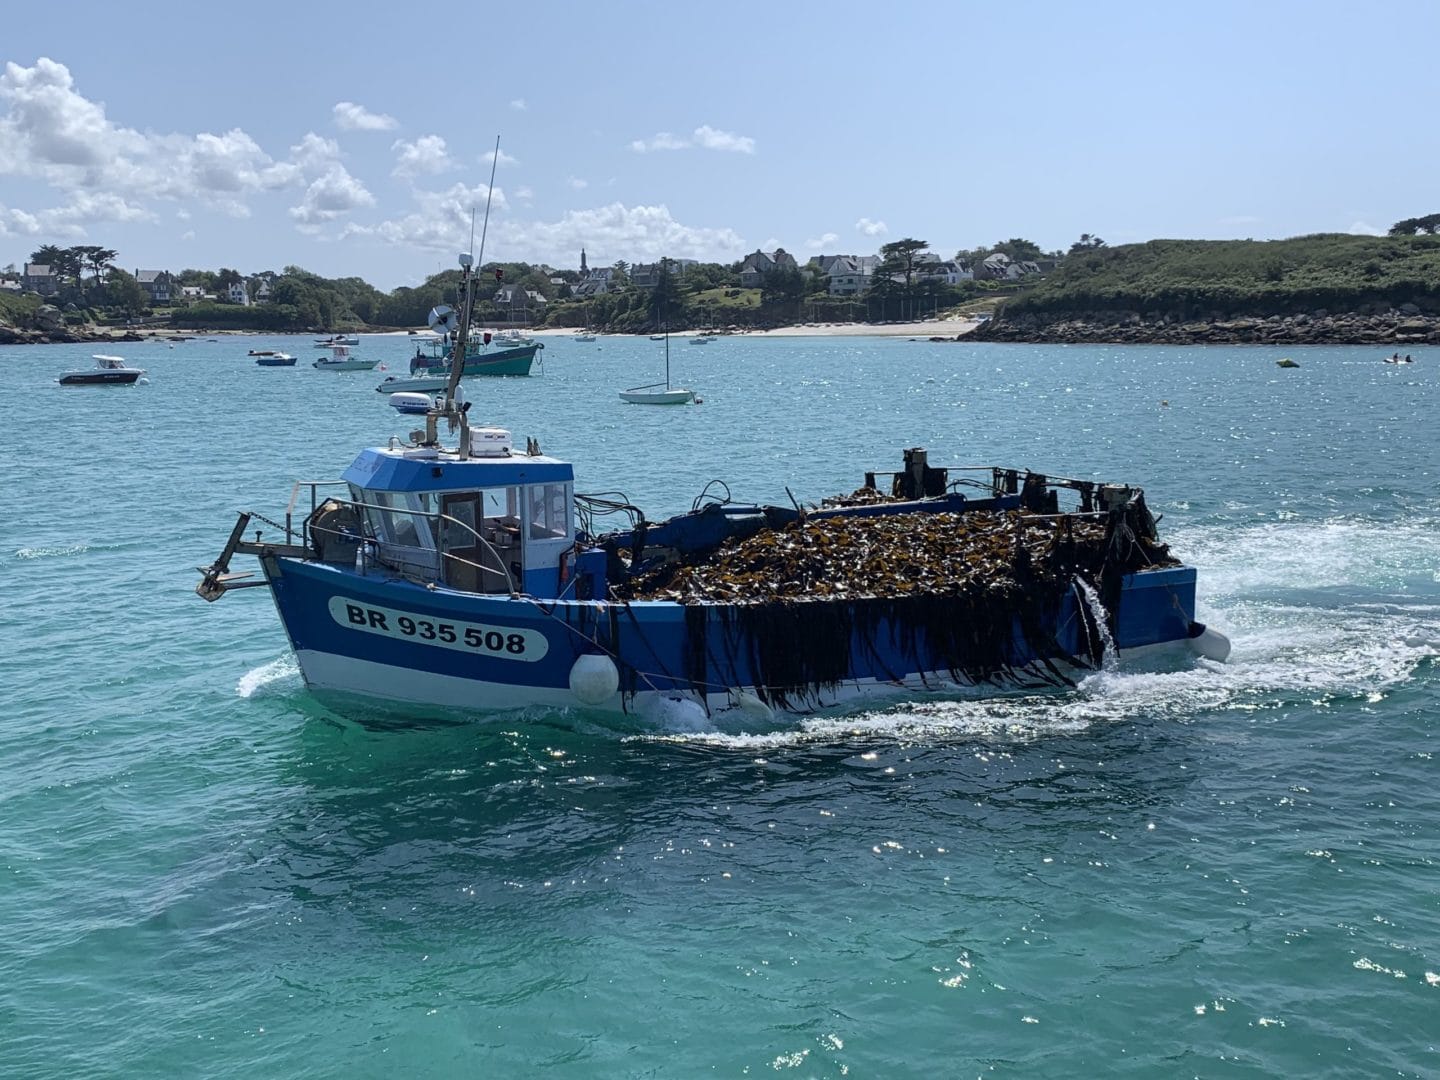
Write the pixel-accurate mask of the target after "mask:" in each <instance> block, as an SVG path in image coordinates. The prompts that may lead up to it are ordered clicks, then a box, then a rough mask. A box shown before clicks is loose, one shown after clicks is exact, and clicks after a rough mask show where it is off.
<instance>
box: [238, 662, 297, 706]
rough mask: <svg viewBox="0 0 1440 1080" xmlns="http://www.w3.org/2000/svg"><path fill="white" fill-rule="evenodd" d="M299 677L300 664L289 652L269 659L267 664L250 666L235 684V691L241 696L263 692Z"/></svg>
mask: <svg viewBox="0 0 1440 1080" xmlns="http://www.w3.org/2000/svg"><path fill="white" fill-rule="evenodd" d="M299 677H300V665H299V664H297V663H296V662H295V658H294V657H293V656H291V655H290V654H288V653H287V654H286V655H284V656H281V657H278V658H276V659H274V660H271V661H270V662H269V663H268V664H261V665H260V666H259V667H256V668H251V669H250V670H249V671H247V672H246V673H245V674H244V675H241V676H240V681H239V682H238V683H236V684H235V693H236V694H238V695H239V696H240V697H242V698H248V697H253V696H254V695H255V694H257V693H264V692H265V691H266V690H268V689H269V688H270V687H272V686H274V685H276V684H277V683H289V682H294V681H295V680H296V679H298V678H299Z"/></svg>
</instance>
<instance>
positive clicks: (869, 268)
mask: <svg viewBox="0 0 1440 1080" xmlns="http://www.w3.org/2000/svg"><path fill="white" fill-rule="evenodd" d="M809 265H810V266H813V267H814V268H815V269H816V272H818V273H820V274H823V275H825V277H826V278H828V279H829V286H828V288H827V291H828V292H829V294H830V295H831V296H859V295H860V294H861V293H863V292H864V291H865V290H866V289H868V288H869V287H870V278H871V277H872V276H873V275H874V273H875V269H876V267H878V266H879V265H880V257H879V256H878V255H817V256H815V258H813V259H811V260H810V262H809Z"/></svg>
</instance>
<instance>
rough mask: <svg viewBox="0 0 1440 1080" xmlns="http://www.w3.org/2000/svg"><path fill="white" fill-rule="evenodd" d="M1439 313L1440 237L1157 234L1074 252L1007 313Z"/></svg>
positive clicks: (1051, 315)
mask: <svg viewBox="0 0 1440 1080" xmlns="http://www.w3.org/2000/svg"><path fill="white" fill-rule="evenodd" d="M1406 303H1412V304H1415V305H1417V306H1418V307H1419V308H1420V309H1421V310H1422V311H1425V312H1440V236H1353V235H1349V234H1344V233H1318V234H1316V235H1313V236H1297V237H1294V238H1292V239H1289V240H1151V241H1150V242H1149V243H1145V244H1127V245H1124V246H1121V247H1114V248H1099V249H1096V250H1093V251H1087V252H1084V253H1083V254H1076V255H1072V256H1071V257H1069V258H1068V259H1066V260H1065V261H1064V262H1063V263H1062V264H1061V265H1060V266H1059V267H1058V268H1057V269H1056V271H1055V272H1054V273H1053V274H1052V275H1050V276H1049V277H1048V278H1046V279H1045V280H1044V281H1042V282H1040V283H1039V284H1038V285H1036V286H1035V288H1034V289H1031V290H1029V291H1028V292H1026V293H1025V294H1023V295H1021V296H1018V297H1016V298H1014V299H1013V300H1010V301H1007V302H1006V304H1005V317H1007V318H1013V317H1015V316H1019V315H1022V314H1028V315H1034V316H1037V317H1039V318H1042V319H1044V318H1056V317H1060V316H1062V315H1070V316H1074V315H1082V314H1088V313H1094V314H1099V313H1111V312H1117V311H1126V312H1136V313H1139V314H1141V315H1142V316H1145V317H1147V318H1148V317H1151V316H1168V317H1174V318H1182V319H1211V320H1218V319H1225V318H1231V317H1236V316H1270V315H1297V314H1309V313H1313V312H1314V311H1316V310H1318V309H1325V310H1326V311H1328V312H1331V313H1332V314H1333V313H1337V312H1361V313H1378V312H1382V311H1387V310H1389V309H1391V308H1395V307H1398V306H1400V305H1401V304H1406Z"/></svg>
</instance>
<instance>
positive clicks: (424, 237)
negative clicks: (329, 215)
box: [341, 184, 509, 253]
mask: <svg viewBox="0 0 1440 1080" xmlns="http://www.w3.org/2000/svg"><path fill="white" fill-rule="evenodd" d="M488 194H489V192H488V190H487V188H486V187H485V185H484V184H477V185H476V186H475V187H473V188H471V187H466V186H465V185H464V184H456V185H454V186H453V187H451V188H449V189H448V190H446V191H417V192H415V193H414V197H415V202H416V205H417V209H416V210H415V212H413V213H410V214H406V215H405V216H404V217H400V218H393V219H390V220H387V221H382V222H380V223H379V224H378V225H357V224H353V223H352V224H349V225H346V226H345V229H344V231H343V232H342V234H341V235H342V236H362V237H373V238H375V239H378V240H382V241H384V242H385V243H388V244H395V245H397V246H400V247H420V248H428V249H430V250H432V251H444V252H450V253H454V252H457V251H461V250H463V249H464V247H465V245H466V243H467V242H468V241H469V238H470V213H471V211H472V210H480V211H483V210H484V208H485V200H486V197H487V195H488ZM508 205H509V204H508V202H507V201H506V198H505V193H504V192H503V191H501V190H500V189H499V188H496V189H495V192H494V198H493V200H492V201H491V210H492V212H494V211H503V210H505V209H506V208H507V207H508Z"/></svg>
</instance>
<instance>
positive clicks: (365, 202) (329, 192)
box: [290, 162, 375, 226]
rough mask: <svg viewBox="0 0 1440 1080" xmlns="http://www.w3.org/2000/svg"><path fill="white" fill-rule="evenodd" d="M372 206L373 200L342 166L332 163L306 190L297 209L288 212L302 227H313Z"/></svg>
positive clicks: (292, 208)
mask: <svg viewBox="0 0 1440 1080" xmlns="http://www.w3.org/2000/svg"><path fill="white" fill-rule="evenodd" d="M374 205H375V196H373V195H371V194H370V192H369V191H367V190H366V189H365V185H364V184H362V183H361V182H360V181H359V180H357V179H355V177H353V176H351V175H350V173H349V172H348V171H347V170H346V168H345V166H344V165H341V164H340V163H339V162H335V163H334V164H332V165H331V166H330V167H329V168H328V169H327V170H326V171H325V172H324V173H322V174H321V175H320V176H319V177H317V178H316V179H315V180H313V181H312V182H311V184H310V186H309V187H307V188H306V189H305V194H304V196H303V197H302V198H301V200H300V205H299V206H292V207H291V208H290V216H291V217H292V218H294V219H295V220H296V221H297V222H298V223H299V224H301V225H309V226H314V225H319V224H321V223H322V222H326V221H333V220H334V219H335V218H337V217H339V216H340V215H342V214H347V213H349V212H350V211H351V210H358V209H359V208H360V207H362V206H374Z"/></svg>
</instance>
